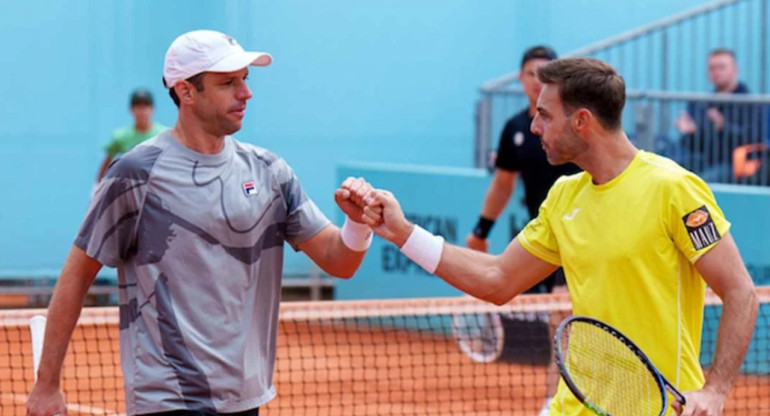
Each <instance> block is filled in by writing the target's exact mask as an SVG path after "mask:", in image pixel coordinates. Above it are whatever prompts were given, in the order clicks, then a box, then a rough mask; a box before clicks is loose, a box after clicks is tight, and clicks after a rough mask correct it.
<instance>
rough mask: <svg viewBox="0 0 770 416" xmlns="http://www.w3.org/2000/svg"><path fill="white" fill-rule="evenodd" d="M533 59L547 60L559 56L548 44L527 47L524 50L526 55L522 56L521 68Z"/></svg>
mask: <svg viewBox="0 0 770 416" xmlns="http://www.w3.org/2000/svg"><path fill="white" fill-rule="evenodd" d="M533 59H545V60H547V61H553V60H555V59H558V56H556V52H555V51H554V50H553V49H551V48H550V47H548V46H545V45H537V46H533V47H531V48H529V49H527V50H526V51H525V52H524V55H522V56H521V66H520V67H519V68H524V65H526V63H527V62H529V61H531V60H533Z"/></svg>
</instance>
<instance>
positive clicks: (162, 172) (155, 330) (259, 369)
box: [75, 132, 329, 415]
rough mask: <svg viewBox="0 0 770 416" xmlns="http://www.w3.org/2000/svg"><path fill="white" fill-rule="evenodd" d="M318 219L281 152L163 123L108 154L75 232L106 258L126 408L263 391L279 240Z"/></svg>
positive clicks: (197, 404) (248, 401) (322, 223)
mask: <svg viewBox="0 0 770 416" xmlns="http://www.w3.org/2000/svg"><path fill="white" fill-rule="evenodd" d="M328 224H329V220H328V219H327V218H326V217H325V216H324V215H323V214H322V213H321V212H320V210H319V209H318V207H317V206H316V205H315V204H314V203H313V201H311V200H310V199H309V198H308V197H307V195H306V194H305V192H304V190H303V189H302V187H301V186H300V184H299V181H298V179H297V177H296V176H295V175H294V172H293V171H292V170H291V168H290V167H289V166H288V165H287V164H286V162H285V161H284V160H283V159H280V158H278V157H277V156H275V155H274V154H272V153H270V152H268V151H266V150H265V149H262V148H259V147H256V146H252V145H249V144H244V143H240V142H238V141H236V140H235V139H233V138H231V137H226V139H225V146H224V149H223V150H222V152H220V153H219V154H215V155H205V154H199V153H196V152H194V151H192V150H190V149H188V148H187V147H185V146H183V145H182V144H180V143H179V142H177V140H176V139H175V138H174V137H173V136H172V135H171V133H170V132H164V133H161V134H160V135H159V136H157V137H155V138H153V139H150V140H149V141H147V142H144V143H143V144H141V145H139V146H137V147H136V148H134V149H133V150H132V151H130V152H128V153H126V154H125V155H123V157H121V158H120V159H118V160H117V161H116V162H115V163H113V164H112V166H110V168H109V170H108V171H107V174H106V176H105V178H104V179H103V180H102V181H101V183H100V184H99V187H98V189H97V191H96V194H95V196H94V198H93V201H92V202H91V206H90V208H89V211H88V214H87V216H86V219H85V220H84V222H83V224H82V226H81V228H80V231H79V233H78V236H77V239H76V240H75V244H76V245H77V246H78V247H80V248H82V249H83V250H85V252H86V253H87V254H88V255H89V256H91V257H93V258H94V259H96V260H97V261H99V262H100V263H102V264H105V265H108V266H111V267H117V268H118V283H119V298H120V346H121V348H120V350H121V363H122V368H123V375H124V377H125V390H126V408H127V409H126V410H127V412H128V414H131V415H133V414H142V413H153V412H162V411H169V410H174V409H191V410H206V411H216V412H222V413H230V412H238V411H242V410H247V409H250V408H254V407H258V406H261V405H263V404H265V403H266V402H268V401H269V400H270V399H272V398H273V397H274V396H275V387H274V386H273V364H274V362H275V338H276V329H277V319H278V304H279V300H280V288H281V272H282V266H283V244H284V241H288V242H289V243H290V244H292V246H294V247H295V248H296V245H297V244H299V243H301V242H303V241H305V240H307V239H309V238H310V237H312V236H314V235H315V234H316V233H318V232H319V231H321V230H322V229H323V228H324V227H326V226H327V225H328Z"/></svg>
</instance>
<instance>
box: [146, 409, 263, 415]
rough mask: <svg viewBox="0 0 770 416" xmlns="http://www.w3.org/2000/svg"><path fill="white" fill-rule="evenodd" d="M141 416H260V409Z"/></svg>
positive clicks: (192, 411) (181, 412)
mask: <svg viewBox="0 0 770 416" xmlns="http://www.w3.org/2000/svg"><path fill="white" fill-rule="evenodd" d="M140 416H259V408H256V409H251V410H245V411H243V412H237V413H212V412H204V411H201V410H172V411H170V412H162V413H145V414H142V415H140Z"/></svg>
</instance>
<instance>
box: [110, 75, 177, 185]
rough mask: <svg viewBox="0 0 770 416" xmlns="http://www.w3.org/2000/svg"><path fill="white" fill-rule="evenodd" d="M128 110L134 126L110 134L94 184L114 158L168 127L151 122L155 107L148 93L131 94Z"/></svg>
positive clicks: (145, 91)
mask: <svg viewBox="0 0 770 416" xmlns="http://www.w3.org/2000/svg"><path fill="white" fill-rule="evenodd" d="M129 109H130V111H131V115H132V116H133V117H134V124H133V125H132V126H126V127H122V128H119V129H117V130H115V131H114V132H112V138H111V139H110V143H109V144H107V146H105V148H104V150H105V151H106V153H107V155H106V156H105V157H104V161H103V162H102V166H101V167H100V168H99V173H98V174H97V176H96V182H97V183H98V182H99V181H100V180H102V177H103V176H104V173H105V172H107V167H109V166H110V163H112V160H113V159H115V157H116V156H118V155H120V154H123V153H126V152H128V151H129V150H131V149H133V148H134V146H136V145H137V144H139V143H141V142H143V141H145V140H147V139H149V138H151V137H154V136H157V135H158V133H160V132H162V131H164V130H166V129H168V127H166V126H164V125H162V124H159V123H153V122H152V114H153V113H154V112H155V105H154V102H153V98H152V93H150V91H148V90H146V89H144V88H139V89H137V90H135V91H134V92H133V93H131V98H130V100H129Z"/></svg>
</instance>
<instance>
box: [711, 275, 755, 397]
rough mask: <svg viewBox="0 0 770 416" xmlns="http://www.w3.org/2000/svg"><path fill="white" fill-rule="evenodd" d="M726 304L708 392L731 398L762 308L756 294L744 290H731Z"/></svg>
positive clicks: (725, 300) (724, 297)
mask: <svg viewBox="0 0 770 416" xmlns="http://www.w3.org/2000/svg"><path fill="white" fill-rule="evenodd" d="M722 301H723V302H724V306H723V308H722V318H721V319H720V321H719V333H718V336H717V348H716V353H715V355H714V361H713V362H712V364H711V371H710V372H709V375H708V379H707V381H706V388H711V389H714V390H715V391H717V392H718V393H720V394H724V395H727V394H728V393H729V392H730V389H731V388H732V385H733V381H734V380H735V377H736V376H737V374H738V371H740V367H741V363H742V362H743V358H744V357H745V355H746V350H747V349H748V347H749V343H750V342H751V335H752V334H753V332H754V324H755V322H756V320H757V312H758V310H759V305H758V302H757V296H756V293H754V291H753V290H746V288H743V287H740V288H734V289H733V288H731V289H728V291H727V293H725V294H723V297H722Z"/></svg>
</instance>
